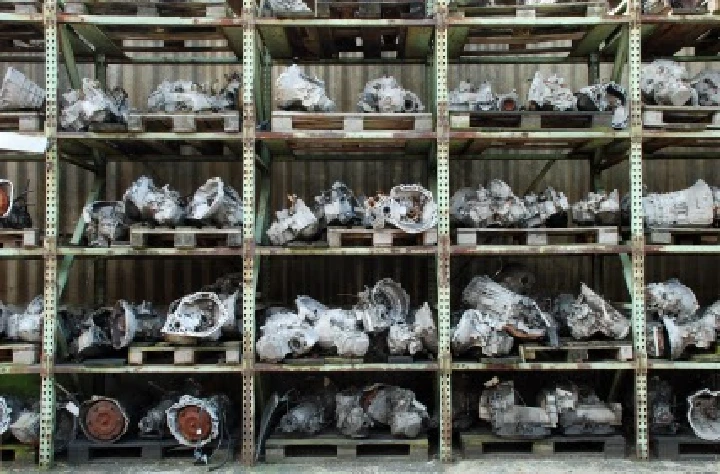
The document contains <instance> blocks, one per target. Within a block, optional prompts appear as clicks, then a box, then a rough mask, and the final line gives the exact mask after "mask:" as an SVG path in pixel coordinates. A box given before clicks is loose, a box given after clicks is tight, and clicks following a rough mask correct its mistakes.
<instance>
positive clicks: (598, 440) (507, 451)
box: [460, 430, 627, 459]
mask: <svg viewBox="0 0 720 474" xmlns="http://www.w3.org/2000/svg"><path fill="white" fill-rule="evenodd" d="M460 448H461V451H462V456H463V458H464V459H473V458H480V457H485V456H488V455H492V454H496V455H506V456H531V457H538V456H555V455H559V456H563V455H564V456H567V455H569V454H570V455H581V456H583V457H585V456H592V455H595V456H603V457H605V458H616V457H620V458H622V457H625V455H626V451H627V442H626V441H625V438H624V437H623V436H622V435H609V436H551V437H548V438H543V439H536V440H532V439H527V440H526V439H511V438H501V437H499V436H495V435H494V434H492V433H490V432H489V431H487V430H476V431H466V432H462V433H460Z"/></svg>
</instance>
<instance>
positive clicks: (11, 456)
mask: <svg viewBox="0 0 720 474" xmlns="http://www.w3.org/2000/svg"><path fill="white" fill-rule="evenodd" d="M36 460H37V448H36V447H35V446H30V445H27V444H8V443H0V472H2V466H3V464H5V463H13V464H22V465H26V464H35V462H36Z"/></svg>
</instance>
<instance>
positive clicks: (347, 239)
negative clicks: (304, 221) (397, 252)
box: [327, 227, 437, 247]
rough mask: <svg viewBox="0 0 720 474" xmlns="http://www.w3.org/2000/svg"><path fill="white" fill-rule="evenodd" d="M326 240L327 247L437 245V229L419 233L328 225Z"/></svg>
mask: <svg viewBox="0 0 720 474" xmlns="http://www.w3.org/2000/svg"><path fill="white" fill-rule="evenodd" d="M327 241H328V246H329V247H359V246H368V245H370V246H373V247H397V246H400V245H437V229H429V230H426V231H425V232H421V233H419V234H408V233H407V232H405V231H403V230H400V229H365V228H363V227H353V228H349V229H348V228H345V227H329V228H328V230H327Z"/></svg>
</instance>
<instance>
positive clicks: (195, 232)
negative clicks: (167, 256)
mask: <svg viewBox="0 0 720 474" xmlns="http://www.w3.org/2000/svg"><path fill="white" fill-rule="evenodd" d="M167 244H172V246H174V247H175V248H199V247H202V248H207V247H235V248H238V247H242V227H230V228H223V229H219V228H216V227H201V228H198V227H147V226H144V225H134V226H132V227H130V246H131V247H133V248H147V247H163V246H166V245H167Z"/></svg>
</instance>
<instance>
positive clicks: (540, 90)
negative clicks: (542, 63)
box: [527, 71, 577, 110]
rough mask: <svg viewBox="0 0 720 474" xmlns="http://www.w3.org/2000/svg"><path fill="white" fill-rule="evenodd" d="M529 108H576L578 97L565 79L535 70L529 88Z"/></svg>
mask: <svg viewBox="0 0 720 474" xmlns="http://www.w3.org/2000/svg"><path fill="white" fill-rule="evenodd" d="M527 100H528V108H529V109H530V110H575V109H576V108H577V98H576V97H575V95H574V94H573V92H572V90H571V89H570V88H569V87H567V85H566V84H565V79H563V78H561V77H559V76H557V75H555V74H553V75H551V76H549V77H545V75H544V74H543V73H541V72H540V71H536V72H535V76H534V77H533V80H532V83H531V84H530V89H529V90H528V98H527Z"/></svg>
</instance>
